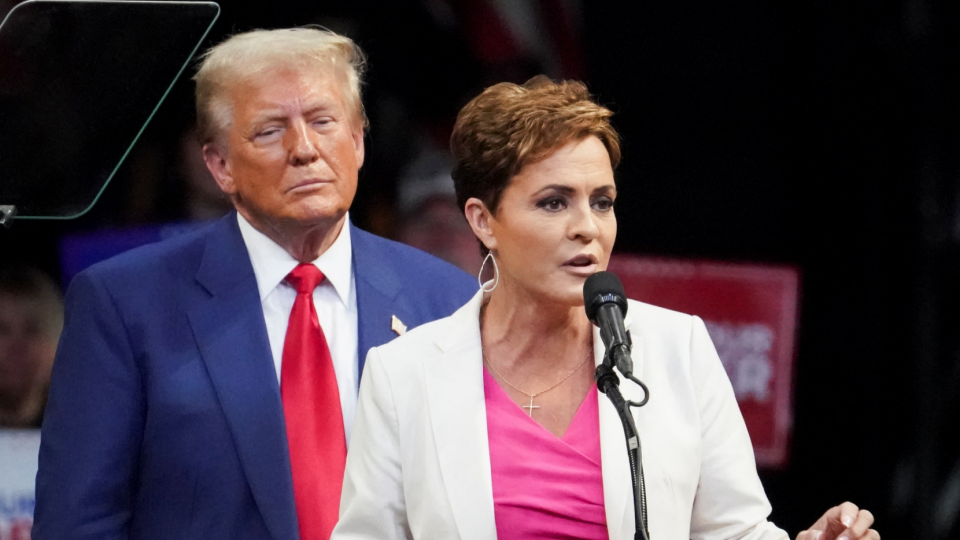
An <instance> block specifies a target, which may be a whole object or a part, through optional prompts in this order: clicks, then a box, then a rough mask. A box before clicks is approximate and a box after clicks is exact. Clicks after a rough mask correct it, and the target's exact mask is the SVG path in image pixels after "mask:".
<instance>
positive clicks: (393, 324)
mask: <svg viewBox="0 0 960 540" xmlns="http://www.w3.org/2000/svg"><path fill="white" fill-rule="evenodd" d="M390 329H391V330H393V331H394V332H396V333H397V335H398V336H402V335H404V334H406V333H407V325H405V324H403V321H401V320H400V319H399V318H397V316H396V315H392V316H391V317H390Z"/></svg>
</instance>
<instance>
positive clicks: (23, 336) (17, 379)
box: [0, 261, 63, 428]
mask: <svg viewBox="0 0 960 540" xmlns="http://www.w3.org/2000/svg"><path fill="white" fill-rule="evenodd" d="M62 327H63V298H62V296H61V294H60V289H59V287H58V286H57V284H56V283H55V282H54V281H53V279H51V278H50V277H49V276H48V275H46V274H44V273H43V272H41V271H40V270H39V269H37V268H35V267H32V266H28V265H25V264H18V263H14V262H10V261H4V262H0V428H37V427H40V423H41V422H42V420H43V407H44V404H45V403H46V396H47V387H48V385H49V384H50V368H51V367H52V366H53V356H54V353H55V352H56V350H57V340H58V338H59V337H60V330H61V328H62Z"/></svg>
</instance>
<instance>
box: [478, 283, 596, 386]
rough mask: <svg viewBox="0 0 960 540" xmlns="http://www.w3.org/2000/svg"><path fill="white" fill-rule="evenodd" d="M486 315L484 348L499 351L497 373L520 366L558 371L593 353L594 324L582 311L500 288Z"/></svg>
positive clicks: (523, 292)
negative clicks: (574, 360)
mask: <svg viewBox="0 0 960 540" xmlns="http://www.w3.org/2000/svg"><path fill="white" fill-rule="evenodd" d="M482 313H483V316H482V318H481V333H482V335H483V345H484V348H485V350H487V351H496V356H497V359H498V361H497V366H498V368H500V367H503V368H508V369H509V368H511V367H514V366H516V365H517V364H521V363H522V364H526V367H527V368H528V369H530V368H532V369H537V368H540V367H543V368H555V367H557V365H558V363H564V361H565V360H566V359H568V358H572V357H575V358H582V355H583V354H585V353H587V354H589V351H590V350H591V349H592V341H593V330H592V325H591V324H590V321H589V320H588V319H587V316H586V313H585V312H584V310H583V307H582V306H575V305H574V306H571V305H570V304H564V303H559V302H551V301H549V300H545V299H542V298H538V297H535V296H533V295H531V294H528V293H527V292H526V291H524V290H521V289H519V288H515V287H510V286H509V285H507V284H506V283H501V287H498V288H497V289H496V290H494V292H493V293H491V294H490V295H489V301H488V302H487V303H486V305H485V307H484V309H483V312H482ZM523 371H527V369H524V370H523Z"/></svg>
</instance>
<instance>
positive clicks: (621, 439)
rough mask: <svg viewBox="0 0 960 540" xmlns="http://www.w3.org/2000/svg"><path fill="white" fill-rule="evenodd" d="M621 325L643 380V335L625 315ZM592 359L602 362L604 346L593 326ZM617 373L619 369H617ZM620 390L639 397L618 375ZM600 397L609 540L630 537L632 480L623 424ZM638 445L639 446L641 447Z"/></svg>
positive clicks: (633, 398)
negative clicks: (630, 344)
mask: <svg viewBox="0 0 960 540" xmlns="http://www.w3.org/2000/svg"><path fill="white" fill-rule="evenodd" d="M624 322H625V326H626V327H627V328H628V329H630V330H631V335H632V338H633V350H632V351H631V352H632V354H631V357H632V358H633V373H634V376H635V377H637V378H638V379H640V380H643V366H644V361H643V338H642V337H641V336H640V335H639V330H638V329H637V328H631V324H630V323H631V321H630V316H629V315H627V319H626V321H624ZM593 349H594V359H595V361H596V364H597V365H600V364H601V363H602V362H603V356H604V352H605V348H604V345H603V340H602V339H601V338H600V330H599V329H598V328H596V327H594V330H593ZM618 376H619V373H618ZM620 392H621V393H622V394H623V397H624V399H627V400H631V401H636V402H639V401H641V400H642V399H643V390H641V389H640V388H639V387H638V386H637V385H636V384H634V383H632V382H630V381H629V380H627V379H624V378H623V377H620ZM597 398H598V399H599V400H600V404H599V407H600V461H601V467H602V469H603V499H604V506H605V510H606V517H607V532H608V533H609V536H610V538H611V540H614V539H618V538H633V536H634V532H635V528H636V525H635V524H634V517H633V505H634V500H633V480H632V474H631V472H630V461H629V459H628V458H627V442H626V438H625V436H624V433H623V424H622V423H621V422H620V415H619V414H617V410H616V409H615V408H614V406H613V404H612V403H610V399H609V398H607V396H605V395H603V394H602V393H599V392H598V393H597ZM638 410H639V409H636V408H634V409H632V412H633V418H634V422H635V423H636V424H637V430H638V431H640V438H641V441H642V439H643V426H642V425H641V422H640V418H639V416H638V412H637V411H638ZM641 449H642V448H641Z"/></svg>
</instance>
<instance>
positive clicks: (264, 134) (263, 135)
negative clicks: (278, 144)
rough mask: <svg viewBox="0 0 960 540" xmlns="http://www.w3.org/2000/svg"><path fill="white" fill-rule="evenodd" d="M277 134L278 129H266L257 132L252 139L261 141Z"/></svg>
mask: <svg viewBox="0 0 960 540" xmlns="http://www.w3.org/2000/svg"><path fill="white" fill-rule="evenodd" d="M279 133H280V128H267V129H264V130H261V131H258V132H257V134H256V135H254V137H255V138H257V139H261V140H262V139H269V138H271V137H275V136H276V135H277V134H279Z"/></svg>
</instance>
